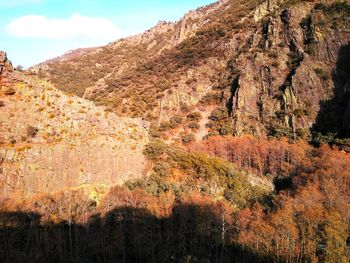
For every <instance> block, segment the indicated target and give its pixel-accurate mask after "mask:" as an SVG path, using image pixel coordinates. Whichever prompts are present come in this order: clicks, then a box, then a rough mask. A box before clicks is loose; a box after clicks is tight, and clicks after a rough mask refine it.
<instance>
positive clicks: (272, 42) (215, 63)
mask: <svg viewBox="0 0 350 263" xmlns="http://www.w3.org/2000/svg"><path fill="white" fill-rule="evenodd" d="M326 2H327V3H326V4H325V3H324V1H291V0H284V1H275V0H268V1H254V0H248V1H245V2H244V3H243V2H240V1H235V0H226V1H219V2H217V3H215V4H212V5H209V6H206V7H203V8H199V9H198V10H195V11H191V12H189V13H188V14H186V15H185V16H184V17H183V18H182V19H181V20H180V21H178V22H176V23H167V22H160V23H159V24H158V25H156V26H155V27H154V28H152V29H150V30H149V31H147V32H145V33H144V34H141V35H138V36H135V37H130V38H127V39H124V40H119V41H117V42H115V43H111V44H110V45H108V46H106V47H102V48H99V49H95V50H93V51H91V50H90V51H88V52H86V53H84V54H81V55H79V56H76V57H74V58H72V59H69V58H68V59H61V60H56V61H53V62H50V63H46V64H43V65H41V66H40V67H39V69H38V68H36V69H37V70H38V71H39V74H40V75H41V76H44V77H46V78H48V79H50V80H51V81H52V82H54V83H56V84H58V85H59V88H62V89H64V90H69V91H73V92H75V93H77V94H79V95H81V96H84V97H85V98H87V99H91V100H95V101H97V102H99V103H101V104H104V105H108V106H109V107H110V108H111V109H113V110H114V111H116V112H118V114H122V115H126V116H143V117H145V118H147V119H149V120H151V121H152V120H153V121H158V122H160V120H163V119H168V118H170V117H171V116H173V115H174V114H176V113H178V112H180V109H181V108H182V106H189V107H190V108H191V107H195V108H196V107H197V106H198V103H199V102H201V101H202V100H203V98H204V99H207V98H208V97H210V96H213V94H214V95H215V96H217V97H220V98H221V106H223V107H227V111H228V113H229V115H230V117H231V118H232V123H233V133H234V134H235V135H241V134H246V133H250V134H253V135H256V136H289V137H294V138H295V137H298V136H299V137H303V138H306V137H308V136H309V134H310V131H319V132H322V133H328V132H332V133H337V134H342V135H346V136H347V134H348V130H349V127H350V121H349V117H348V116H350V110H349V109H350V104H349V102H348V97H349V96H348V87H349V72H348V68H349V65H348V62H345V61H348V58H349V55H348V54H349V41H350V31H349V17H350V14H349V12H350V11H349V10H350V8H349V1H343V2H339V1H326ZM77 69H81V72H80V73H79V74H80V76H79V78H78V79H79V81H80V83H83V85H82V86H79V85H80V84H79V83H78V81H77V78H76V76H75V73H74V74H71V73H69V72H68V71H70V72H76V70H77ZM85 80H86V81H85ZM77 87H79V88H77ZM70 88H72V89H70ZM194 110H196V109H194Z"/></svg>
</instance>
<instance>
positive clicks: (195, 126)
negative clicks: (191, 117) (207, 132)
mask: <svg viewBox="0 0 350 263" xmlns="http://www.w3.org/2000/svg"><path fill="white" fill-rule="evenodd" d="M187 127H188V128H189V129H192V130H198V129H199V127H200V126H199V124H198V123H197V122H190V123H189V124H188V125H187Z"/></svg>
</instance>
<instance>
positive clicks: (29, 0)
mask: <svg viewBox="0 0 350 263" xmlns="http://www.w3.org/2000/svg"><path fill="white" fill-rule="evenodd" d="M41 2H42V0H10V1H9V0H0V6H1V7H16V6H23V5H30V4H39V3H41Z"/></svg>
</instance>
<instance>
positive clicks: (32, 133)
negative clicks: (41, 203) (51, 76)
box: [0, 56, 148, 197]
mask: <svg viewBox="0 0 350 263" xmlns="http://www.w3.org/2000/svg"><path fill="white" fill-rule="evenodd" d="M5 57H6V56H4V58H5ZM2 61H3V63H2V64H1V65H2V67H3V71H2V75H1V76H2V78H3V77H4V76H6V78H11V79H12V81H11V83H8V84H9V86H8V87H10V88H11V89H12V90H13V91H14V92H13V94H11V95H9V94H2V95H0V100H1V101H2V102H3V106H2V107H0V158H1V170H0V172H1V176H0V191H1V193H2V195H3V197H4V196H6V195H10V194H14V193H16V194H18V193H20V192H22V193H23V194H33V193H40V192H52V191H55V190H59V189H63V188H74V187H79V186H82V185H103V186H104V187H106V188H108V187H110V186H112V185H115V184H121V183H123V182H125V181H126V180H131V179H134V178H138V177H141V176H143V175H144V174H145V173H146V170H145V167H146V162H145V159H144V157H143V153H142V151H143V146H144V145H145V144H146V143H147V141H148V136H147V129H148V124H147V123H146V122H144V121H142V120H140V119H131V118H121V117H117V116H116V115H115V114H113V113H111V112H108V111H107V110H106V109H105V108H104V107H97V106H95V105H94V104H93V103H92V102H91V101H86V100H84V99H81V98H78V97H75V96H70V95H66V94H64V93H62V92H61V91H58V90H56V89H55V87H53V86H52V85H51V84H48V83H46V82H43V81H40V80H38V79H37V78H35V77H33V76H28V75H24V74H22V73H19V72H13V73H11V72H10V71H9V70H10V68H9V65H10V64H9V63H8V62H6V60H2ZM1 87H3V83H2V84H1Z"/></svg>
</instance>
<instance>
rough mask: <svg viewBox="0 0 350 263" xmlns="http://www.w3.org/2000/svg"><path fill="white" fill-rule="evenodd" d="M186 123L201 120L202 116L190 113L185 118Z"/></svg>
mask: <svg viewBox="0 0 350 263" xmlns="http://www.w3.org/2000/svg"><path fill="white" fill-rule="evenodd" d="M186 118H187V120H188V121H194V122H198V121H200V120H201V119H202V114H200V112H192V113H190V114H188V115H187V116H186Z"/></svg>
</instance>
